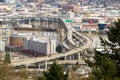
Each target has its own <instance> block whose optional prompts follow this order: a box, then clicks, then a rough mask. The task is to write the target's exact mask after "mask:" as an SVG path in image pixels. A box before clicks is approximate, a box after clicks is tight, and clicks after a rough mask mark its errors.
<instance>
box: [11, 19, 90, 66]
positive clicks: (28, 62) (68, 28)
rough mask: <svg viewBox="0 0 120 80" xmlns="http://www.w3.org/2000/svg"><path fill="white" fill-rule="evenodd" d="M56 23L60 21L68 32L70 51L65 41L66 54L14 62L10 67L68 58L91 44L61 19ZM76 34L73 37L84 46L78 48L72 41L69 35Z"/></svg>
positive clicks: (85, 37)
mask: <svg viewBox="0 0 120 80" xmlns="http://www.w3.org/2000/svg"><path fill="white" fill-rule="evenodd" d="M58 21H60V22H61V23H62V25H64V26H65V27H64V28H65V30H66V31H67V32H68V34H69V33H70V34H69V35H67V37H68V41H69V42H70V44H72V45H73V46H75V47H74V49H71V48H70V47H69V46H68V45H67V43H66V40H65V42H64V45H66V47H67V48H68V49H69V51H67V52H64V53H60V54H56V55H52V56H46V57H37V58H30V59H26V60H22V61H14V62H12V63H11V65H13V66H19V65H29V64H32V63H39V62H43V61H49V60H54V59H58V58H60V57H66V56H69V55H73V54H75V53H78V52H80V51H83V50H85V49H86V48H89V47H90V46H91V44H92V40H91V39H90V38H89V37H87V36H84V35H82V34H80V33H79V32H77V31H76V30H74V29H73V28H71V26H70V25H66V24H65V22H64V21H63V19H61V18H59V19H58ZM73 33H74V34H76V35H74V36H75V37H77V38H78V37H82V38H83V40H85V41H84V43H85V44H84V45H82V46H80V47H77V46H76V45H77V44H76V43H75V42H74V41H73V40H72V37H71V35H72V34H73Z"/></svg>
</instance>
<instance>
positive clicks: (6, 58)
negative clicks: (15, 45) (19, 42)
mask: <svg viewBox="0 0 120 80" xmlns="http://www.w3.org/2000/svg"><path fill="white" fill-rule="evenodd" d="M4 62H5V63H7V64H10V63H11V60H10V54H9V53H8V52H6V54H5V60H4Z"/></svg>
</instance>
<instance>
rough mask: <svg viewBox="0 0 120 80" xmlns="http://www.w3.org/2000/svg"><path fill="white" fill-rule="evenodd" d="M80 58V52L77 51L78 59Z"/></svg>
mask: <svg viewBox="0 0 120 80" xmlns="http://www.w3.org/2000/svg"><path fill="white" fill-rule="evenodd" d="M80 58H81V57H80V52H78V60H80Z"/></svg>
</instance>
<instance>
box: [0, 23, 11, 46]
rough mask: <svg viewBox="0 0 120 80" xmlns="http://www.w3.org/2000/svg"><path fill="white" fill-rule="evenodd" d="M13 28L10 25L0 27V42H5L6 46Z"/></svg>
mask: <svg viewBox="0 0 120 80" xmlns="http://www.w3.org/2000/svg"><path fill="white" fill-rule="evenodd" d="M12 32H13V28H12V27H11V26H10V25H1V26H0V42H5V45H6V46H7V45H8V44H9V36H10V35H11V34H12Z"/></svg>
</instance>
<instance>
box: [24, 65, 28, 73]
mask: <svg viewBox="0 0 120 80" xmlns="http://www.w3.org/2000/svg"><path fill="white" fill-rule="evenodd" d="M25 68H26V74H28V64H26V65H25Z"/></svg>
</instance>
